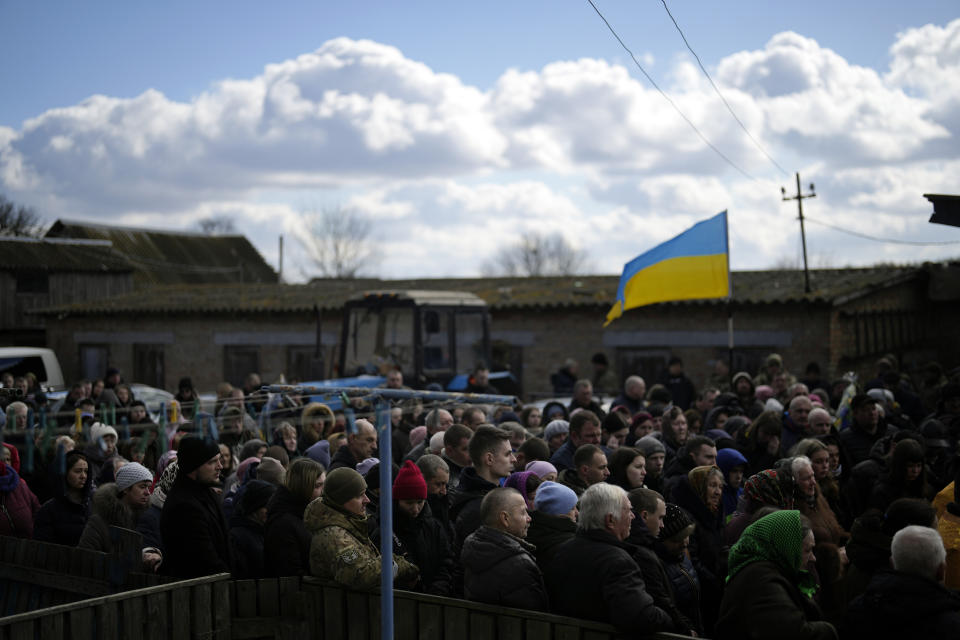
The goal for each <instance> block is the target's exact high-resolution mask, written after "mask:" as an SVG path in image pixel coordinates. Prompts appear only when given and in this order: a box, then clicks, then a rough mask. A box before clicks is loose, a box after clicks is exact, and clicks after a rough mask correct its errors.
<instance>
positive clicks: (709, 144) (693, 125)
mask: <svg viewBox="0 0 960 640" xmlns="http://www.w3.org/2000/svg"><path fill="white" fill-rule="evenodd" d="M587 2H589V3H590V6H591V7H593V10H594V11H596V12H597V15H598V16H600V19H601V20H603V23H604V24H605V25H607V29H609V30H610V33H612V34H613V37H614V38H616V39H617V42H619V43H620V46H621V47H623V49H624V51H626V52H627V53H628V54H630V58H631V59H632V60H633V63H634V64H635V65H637V68H638V69H640V73H642V74H643V75H644V77H646V79H647V81H648V82H649V83H650V84H652V85H653V88H654V89H656V90H657V91H658V92H660V95H661V96H663V98H664V100H666V101H667V102H669V103H670V106H671V107H673V108H674V110H675V111H676V112H677V113H679V114H680V117H681V118H683V119H684V120H685V121H686V123H687V124H688V125H690V128H691V129H693V130H694V132H695V133H696V134H697V135H698V136H700V139H701V140H703V142H704V143H705V144H706V145H707V146H708V147H710V148H711V149H713V151H714V153H716V154H717V155H718V156H720V157H721V158H723V160H724V162H726V163H727V164H729V165H730V166H731V167H733V168H734V169H736V170H737V171H739V172H740V173H741V174H743V175H744V176H746V177H747V178H749V179H750V180H754V181H756V178H754V177H753V176H752V175H750V174H749V173H747V172H746V171H744V170H743V169H741V168H740V167H739V166H738V165H737V164H736V163H735V162H734V161H733V160H731V159H730V158H728V157H727V156H726V155H725V154H724V153H723V152H722V151H720V149H718V148H716V147H715V146H713V143H711V142H710V141H709V140H707V137H706V136H705V135H703V134H702V133H701V132H700V129H698V128H697V126H696V125H695V124H693V122H692V121H691V120H690V118H688V117H687V116H686V115H685V114H684V113H683V111H681V110H680V107H678V106H677V105H676V103H675V102H674V101H673V100H671V99H670V96H668V95H667V94H666V93H665V92H664V90H663V89H661V88H660V87H659V86H658V85H657V83H656V82H655V81H654V80H653V78H651V77H650V74H649V73H647V72H646V70H645V69H644V68H643V66H642V65H641V64H640V62H639V61H638V60H637V57H636V56H635V55H633V51H631V50H630V47H628V46H627V45H626V43H624V41H623V39H621V38H620V36H619V35H617V32H616V31H615V30H614V28H613V26H612V25H611V24H610V21H609V20H607V19H606V17H604V15H603V13H601V12H600V9H599V8H598V7H597V5H596V4H594V2H593V0H587Z"/></svg>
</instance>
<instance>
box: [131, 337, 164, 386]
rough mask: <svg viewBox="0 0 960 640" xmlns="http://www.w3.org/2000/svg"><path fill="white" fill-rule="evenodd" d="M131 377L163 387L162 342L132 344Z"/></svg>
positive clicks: (147, 383)
mask: <svg viewBox="0 0 960 640" xmlns="http://www.w3.org/2000/svg"><path fill="white" fill-rule="evenodd" d="M133 379H134V380H136V381H137V382H142V383H143V384H146V385H149V386H151V387H157V388H160V389H165V388H166V386H165V384H164V368H163V345H162V344H135V345H133Z"/></svg>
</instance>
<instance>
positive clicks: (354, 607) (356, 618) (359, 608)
mask: <svg viewBox="0 0 960 640" xmlns="http://www.w3.org/2000/svg"><path fill="white" fill-rule="evenodd" d="M367 598H368V595H367V594H365V593H358V592H356V591H348V592H347V616H348V618H349V623H348V624H347V639H348V640H367V637H368V635H369V633H370V624H369V623H370V621H369V619H368V618H367V607H368V606H369V605H368V604H367Z"/></svg>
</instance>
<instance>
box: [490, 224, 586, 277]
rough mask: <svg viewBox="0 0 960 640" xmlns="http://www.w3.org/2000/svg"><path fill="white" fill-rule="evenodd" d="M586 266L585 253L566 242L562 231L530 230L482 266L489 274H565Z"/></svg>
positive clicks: (578, 270)
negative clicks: (539, 231)
mask: <svg viewBox="0 0 960 640" xmlns="http://www.w3.org/2000/svg"><path fill="white" fill-rule="evenodd" d="M586 267H587V257H586V254H584V253H583V252H582V251H580V250H579V249H577V248H575V247H574V246H573V245H571V244H570V243H569V242H567V239H566V238H564V237H563V234H561V233H559V232H557V233H551V234H541V233H537V232H535V231H532V232H529V233H525V234H523V236H522V237H521V238H520V240H519V241H518V242H517V243H516V244H514V245H512V246H509V247H505V248H503V249H501V250H500V251H499V252H498V253H497V255H495V256H494V257H493V259H491V260H488V261H487V262H485V263H484V265H483V266H482V267H481V269H482V271H483V273H484V275H488V276H493V275H505V276H566V275H573V274H575V273H580V272H582V271H583V270H584V269H585V268H586Z"/></svg>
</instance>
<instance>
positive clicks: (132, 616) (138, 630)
mask: <svg viewBox="0 0 960 640" xmlns="http://www.w3.org/2000/svg"><path fill="white" fill-rule="evenodd" d="M143 613H144V602H143V600H142V599H141V598H130V599H128V600H124V601H123V602H121V603H120V618H121V620H120V626H121V628H122V629H123V637H124V638H125V639H127V638H140V636H142V635H143V620H144V615H143Z"/></svg>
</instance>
